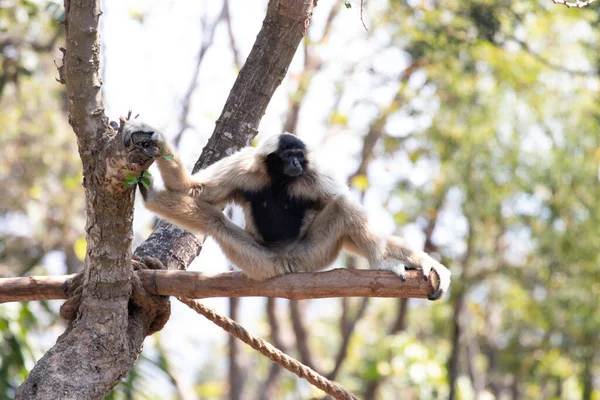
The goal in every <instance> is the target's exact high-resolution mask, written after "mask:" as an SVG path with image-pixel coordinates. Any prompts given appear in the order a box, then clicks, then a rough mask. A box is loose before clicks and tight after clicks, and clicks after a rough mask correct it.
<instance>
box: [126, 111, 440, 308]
mask: <svg viewBox="0 0 600 400" xmlns="http://www.w3.org/2000/svg"><path fill="white" fill-rule="evenodd" d="M123 137H124V141H125V145H126V146H129V145H130V144H131V142H133V143H134V145H135V146H136V147H138V148H139V149H140V150H141V151H142V152H144V154H146V155H147V156H149V157H155V158H156V162H157V164H158V167H159V169H160V173H161V176H162V178H163V181H164V186H165V189H164V190H161V191H158V190H155V189H154V188H152V187H150V189H146V188H145V187H144V186H143V185H141V184H140V185H139V187H140V191H141V193H142V196H143V198H144V202H145V205H146V207H147V208H148V209H149V210H151V211H153V212H155V213H156V214H158V215H160V216H161V217H163V218H165V219H167V220H169V221H171V222H173V223H174V224H176V225H178V226H180V227H182V228H184V229H187V230H189V231H192V232H203V233H205V234H207V235H210V236H212V237H213V238H214V239H215V241H216V242H217V243H218V244H219V245H220V247H221V249H222V250H223V252H224V253H225V255H226V256H227V258H228V259H229V260H230V261H231V262H232V263H233V264H235V265H236V266H237V267H239V268H240V269H241V270H242V271H243V273H244V274H245V275H246V276H248V277H249V278H251V279H256V280H266V279H269V278H273V277H276V276H279V275H283V274H289V273H294V272H313V271H318V270H321V269H323V268H325V267H327V266H328V265H330V264H331V263H332V262H333V261H334V260H335V259H336V257H337V256H338V254H339V253H340V250H341V249H342V247H343V248H345V249H347V250H349V251H351V252H353V253H355V254H358V255H361V256H363V257H365V258H366V259H367V260H368V262H369V264H370V266H371V268H378V269H383V270H389V271H393V272H394V273H396V274H397V275H398V276H399V277H400V278H401V279H402V280H404V279H405V277H404V271H405V265H404V264H407V266H408V267H412V268H417V269H422V270H423V274H424V277H425V279H426V280H427V279H428V274H429V272H430V271H431V270H434V271H435V272H436V273H437V275H438V276H439V287H438V288H437V289H436V290H435V291H434V292H433V293H432V294H430V295H429V297H428V298H429V299H430V300H437V299H439V298H440V297H441V296H442V295H443V294H444V293H445V292H447V291H448V288H449V286H450V271H449V270H448V269H447V268H446V267H444V266H443V265H442V264H440V263H439V262H437V261H436V260H434V259H433V258H431V257H430V256H429V255H428V254H426V253H424V252H422V251H418V250H413V249H411V248H409V247H408V246H407V245H406V244H405V243H404V242H403V240H402V239H400V238H398V237H388V238H383V237H380V236H378V235H376V234H375V233H374V232H373V230H372V228H371V227H370V226H369V224H368V223H367V217H366V214H365V212H364V211H363V209H362V208H361V207H360V206H359V205H358V204H356V203H355V202H354V201H353V200H352V199H351V196H350V192H349V190H348V188H347V186H346V185H344V184H341V183H339V182H337V181H335V180H334V179H332V178H331V177H330V176H329V175H327V174H325V173H324V172H322V171H320V170H319V168H318V166H317V164H316V162H315V160H314V159H313V156H312V153H311V152H310V151H308V149H307V147H306V145H305V144H304V143H303V142H302V141H301V140H300V139H298V138H297V137H296V136H294V135H291V134H285V133H284V134H280V135H276V136H271V137H268V138H266V139H265V140H262V141H261V142H260V143H259V144H258V146H257V147H256V148H253V147H246V148H243V149H242V150H240V151H238V152H237V153H234V154H232V155H230V156H228V157H226V158H224V159H222V160H220V161H218V162H216V163H215V164H213V165H211V166H210V167H208V168H206V169H204V170H201V171H199V172H198V173H197V174H195V175H193V176H191V175H190V174H189V173H188V172H187V171H186V170H185V168H184V167H183V166H182V164H181V161H180V160H179V158H178V157H177V155H174V153H172V152H171V149H170V148H169V145H168V144H167V142H166V141H165V140H164V138H163V136H162V134H161V133H160V132H158V131H157V130H155V129H154V128H152V127H150V126H148V125H147V124H145V123H143V122H139V121H136V120H130V121H128V122H126V123H125V124H124V126H123ZM171 154H172V156H171ZM165 155H168V156H167V157H165ZM230 202H233V203H235V204H238V205H240V206H241V207H242V209H243V211H244V215H245V219H246V228H245V229H243V228H241V227H239V226H237V225H235V224H234V223H233V222H232V221H231V220H229V218H227V217H226V216H225V215H224V214H223V212H222V211H221V209H219V207H223V206H225V205H226V204H227V203H230Z"/></svg>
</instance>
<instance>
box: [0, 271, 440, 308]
mask: <svg viewBox="0 0 600 400" xmlns="http://www.w3.org/2000/svg"><path fill="white" fill-rule="evenodd" d="M136 273H137V274H138V276H139V277H140V279H141V280H142V283H143V285H144V288H146V290H147V291H148V292H150V293H152V294H160V295H165V296H182V297H189V298H194V299H204V298H208V297H252V296H262V297H282V298H286V299H291V300H302V299H319V298H325V297H411V298H426V297H427V295H428V294H430V293H432V292H433V291H434V288H436V287H437V286H438V283H439V281H438V278H437V275H436V274H435V273H431V274H430V275H429V278H430V279H429V280H427V281H426V280H424V279H423V272H422V271H406V281H404V282H402V280H401V279H400V278H398V277H397V276H396V275H395V274H394V273H392V272H389V271H379V270H362V269H346V268H339V269H333V270H330V271H324V272H314V273H298V274H290V275H284V276H280V277H277V278H273V279H270V280H268V281H264V282H259V281H253V280H250V279H248V278H246V277H245V276H244V275H243V274H242V273H241V272H228V273H223V274H218V275H205V274H202V273H200V272H193V271H155V270H143V271H138V272H136ZM74 276H75V275H62V276H28V277H21V278H2V279H0V303H7V302H11V301H32V300H56V299H66V298H67V296H66V294H65V293H66V291H67V288H68V287H69V284H70V279H71V278H73V277H74Z"/></svg>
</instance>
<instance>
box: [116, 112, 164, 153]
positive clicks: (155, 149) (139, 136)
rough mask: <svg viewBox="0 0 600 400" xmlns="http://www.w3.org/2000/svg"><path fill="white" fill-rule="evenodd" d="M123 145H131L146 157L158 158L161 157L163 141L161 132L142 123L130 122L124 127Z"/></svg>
mask: <svg viewBox="0 0 600 400" xmlns="http://www.w3.org/2000/svg"><path fill="white" fill-rule="evenodd" d="M123 143H124V144H125V147H129V146H130V145H131V143H133V145H134V146H135V147H137V148H138V149H139V150H140V151H141V152H142V153H143V154H144V155H145V156H146V157H149V158H156V157H158V156H160V155H161V153H162V147H163V139H162V135H161V133H160V132H158V131H157V130H155V129H154V128H152V127H151V126H150V125H148V124H145V123H143V122H141V121H136V120H129V121H127V122H125V125H123Z"/></svg>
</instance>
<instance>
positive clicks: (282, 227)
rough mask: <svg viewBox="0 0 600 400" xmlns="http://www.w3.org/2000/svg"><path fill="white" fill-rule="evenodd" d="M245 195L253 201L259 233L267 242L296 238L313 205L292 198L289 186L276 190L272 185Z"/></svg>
mask: <svg viewBox="0 0 600 400" xmlns="http://www.w3.org/2000/svg"><path fill="white" fill-rule="evenodd" d="M242 195H243V197H244V198H245V199H246V201H248V202H249V203H250V208H251V210H252V218H253V220H254V225H255V226H256V229H257V231H258V233H259V234H260V236H261V237H262V239H263V240H264V242H265V243H270V244H277V243H287V242H291V241H294V240H296V239H297V238H298V236H299V234H300V228H301V226H302V221H303V220H304V215H305V213H306V210H307V209H309V208H311V207H312V205H313V204H312V203H313V202H312V201H311V200H307V199H298V198H292V197H290V196H289V195H288V194H287V191H286V190H285V187H279V188H277V189H276V190H273V189H272V188H270V187H269V188H264V189H263V190H261V191H258V192H245V193H242Z"/></svg>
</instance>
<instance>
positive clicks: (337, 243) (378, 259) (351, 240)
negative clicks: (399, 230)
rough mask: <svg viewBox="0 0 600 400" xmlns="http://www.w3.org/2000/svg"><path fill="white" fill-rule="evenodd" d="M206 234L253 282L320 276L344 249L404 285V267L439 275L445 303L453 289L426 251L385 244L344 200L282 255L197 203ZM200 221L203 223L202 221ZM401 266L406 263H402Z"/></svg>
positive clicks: (318, 218)
mask: <svg viewBox="0 0 600 400" xmlns="http://www.w3.org/2000/svg"><path fill="white" fill-rule="evenodd" d="M197 205H198V207H199V208H201V210H199V211H197V212H198V215H202V216H203V221H202V223H203V224H204V225H205V226H204V229H205V232H206V233H208V234H210V235H211V236H213V238H214V239H215V240H216V242H217V243H218V244H219V245H220V246H221V248H222V249H223V252H224V253H225V255H226V256H227V258H228V259H229V260H230V261H231V262H232V263H234V264H235V265H237V266H238V267H239V268H240V269H241V270H242V271H244V273H245V274H246V275H247V276H249V277H250V278H252V279H257V280H264V279H269V278H272V277H275V276H279V275H283V274H286V273H293V272H313V271H318V270H321V269H323V268H324V267H326V266H327V265H329V264H331V263H332V262H333V261H334V260H335V258H336V257H337V255H338V254H339V251H340V248H341V246H342V243H343V244H344V246H346V247H348V248H349V250H351V251H354V252H355V253H358V254H359V255H362V256H364V257H365V258H367V260H368V261H369V263H370V264H371V266H372V267H375V268H378V269H384V270H390V271H392V272H394V273H396V274H397V275H398V276H399V277H400V278H402V279H404V265H403V264H402V262H406V263H408V264H409V265H411V266H414V267H416V268H421V269H423V273H424V276H425V279H427V276H428V274H429V272H430V271H431V270H432V269H433V270H434V271H435V272H436V273H437V274H438V276H439V278H440V285H439V287H438V288H437V289H436V291H435V292H434V293H432V294H430V295H429V296H428V298H429V299H430V300H437V299H439V298H440V297H441V296H442V295H443V294H444V293H445V292H446V291H448V288H449V285H450V271H449V270H448V269H447V268H446V267H444V266H443V265H442V264H440V263H438V262H437V261H435V260H434V259H433V258H431V257H430V256H429V255H428V254H426V253H424V252H422V251H415V250H412V249H410V248H409V247H407V246H406V245H405V244H404V243H403V242H402V240H401V239H400V238H396V237H390V238H388V239H383V238H381V237H379V236H378V235H376V234H375V233H373V231H372V230H371V228H370V227H369V225H368V223H367V218H366V215H365V214H364V212H363V211H362V210H361V209H360V208H358V207H356V206H355V205H354V204H352V203H351V202H348V201H347V200H346V199H344V198H339V199H337V200H332V201H330V202H329V203H328V204H327V205H326V206H325V208H324V209H323V210H322V211H321V212H319V214H318V215H317V216H316V217H315V219H314V221H313V223H312V225H311V226H310V228H309V230H308V231H307V233H306V235H305V237H303V238H302V239H300V240H298V241H297V242H295V243H293V244H291V245H289V246H285V247H283V248H281V249H279V250H277V249H274V248H269V247H266V246H263V245H262V244H260V243H258V242H257V241H256V240H255V239H254V237H252V235H250V234H249V233H248V232H246V231H245V230H244V229H242V228H240V227H239V226H237V225H235V224H233V223H232V222H231V221H230V220H229V219H228V218H226V217H225V216H224V215H223V213H222V212H220V211H219V210H218V209H217V208H215V207H214V206H212V205H210V204H208V203H206V202H203V201H197ZM196 219H198V218H197V217H196ZM399 261H401V262H399Z"/></svg>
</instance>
